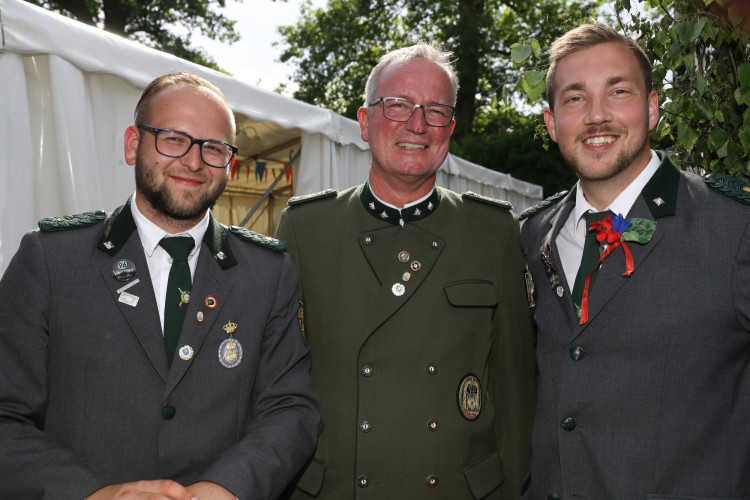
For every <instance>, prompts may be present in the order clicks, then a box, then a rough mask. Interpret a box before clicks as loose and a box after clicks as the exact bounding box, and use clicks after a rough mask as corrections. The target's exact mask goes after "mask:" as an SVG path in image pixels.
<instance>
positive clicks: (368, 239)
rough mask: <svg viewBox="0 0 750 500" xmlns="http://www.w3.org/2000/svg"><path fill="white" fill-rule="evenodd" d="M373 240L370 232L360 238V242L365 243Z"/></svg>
mask: <svg viewBox="0 0 750 500" xmlns="http://www.w3.org/2000/svg"><path fill="white" fill-rule="evenodd" d="M373 241H374V238H373V237H372V235H370V234H366V235H365V236H364V237H363V238H362V243H364V244H365V245H372V242H373Z"/></svg>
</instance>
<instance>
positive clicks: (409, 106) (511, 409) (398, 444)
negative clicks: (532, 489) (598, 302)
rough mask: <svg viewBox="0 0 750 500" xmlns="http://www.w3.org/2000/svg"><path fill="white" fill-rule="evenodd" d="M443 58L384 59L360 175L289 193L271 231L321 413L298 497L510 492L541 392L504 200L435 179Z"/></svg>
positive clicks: (413, 51) (443, 119)
mask: <svg viewBox="0 0 750 500" xmlns="http://www.w3.org/2000/svg"><path fill="white" fill-rule="evenodd" d="M450 58H451V54H450V53H447V52H443V51H441V50H438V49H436V48H435V47H432V46H430V45H427V44H417V45H414V46H411V47H406V48H404V49H400V50H396V51H394V52H391V53H389V54H387V55H385V56H384V57H383V58H382V59H381V60H380V62H379V63H378V65H377V66H376V67H375V68H374V69H373V71H372V73H371V74H370V77H369V79H368V82H367V86H366V100H365V103H364V105H363V106H362V107H361V108H360V110H359V115H358V118H359V124H360V128H361V133H362V138H363V139H364V140H365V141H367V142H368V143H369V145H370V151H371V154H372V161H371V165H370V172H369V176H368V179H367V180H366V182H365V183H364V184H363V185H361V186H357V187H353V188H350V189H347V190H345V191H342V192H340V193H337V192H336V191H333V190H330V191H327V192H323V193H320V194H317V195H313V196H307V197H300V198H292V199H291V200H289V205H290V206H289V207H288V208H287V209H286V210H285V211H284V213H283V215H282V218H281V222H280V224H279V228H278V230H277V233H276V234H277V237H279V238H281V239H283V240H284V241H286V243H287V250H288V252H289V253H290V254H291V256H292V258H293V259H294V261H295V262H296V263H297V266H298V268H299V270H300V280H301V282H302V288H303V292H304V296H305V332H306V337H307V339H308V342H309V343H310V346H311V348H312V355H313V365H312V370H313V378H314V380H315V387H316V390H317V391H318V394H319V395H320V398H321V401H322V403H323V408H324V412H325V415H326V428H325V430H324V431H323V433H322V434H321V436H320V440H319V442H318V447H317V450H316V453H315V457H314V458H313V459H312V461H311V462H310V464H309V465H308V467H307V468H306V469H305V471H304V473H303V474H302V475H301V476H300V478H299V480H298V481H297V483H296V487H295V488H294V490H293V491H289V492H288V494H289V496H290V497H291V498H293V499H295V500H301V499H309V498H316V499H323V500H328V499H352V498H355V499H365V498H373V499H406V498H409V499H412V498H414V499H417V498H433V499H440V500H461V499H467V500H468V499H476V498H483V499H501V498H502V499H511V498H518V497H519V496H520V494H521V490H522V489H523V488H524V483H525V481H526V478H527V475H528V469H529V439H530V437H529V435H530V429H531V421H532V418H533V407H534V399H535V372H534V360H533V340H532V333H531V317H530V314H529V308H528V303H527V297H526V292H525V287H524V278H523V276H524V261H523V256H522V254H521V248H520V244H519V228H518V222H517V221H516V219H515V217H514V216H513V214H512V213H511V212H510V205H509V204H507V203H505V202H501V201H498V200H493V199H489V198H485V197H481V196H478V195H474V194H471V193H464V194H463V195H459V194H456V193H454V192H452V191H450V190H447V189H443V188H439V187H436V186H435V181H436V172H437V170H438V168H439V167H440V165H441V164H442V163H443V161H444V160H445V158H446V156H447V154H448V148H449V144H450V136H451V133H452V132H453V127H454V123H455V122H454V120H453V116H454V106H455V102H456V89H457V85H458V80H457V77H456V74H455V71H454V69H453V66H452V63H451V60H450Z"/></svg>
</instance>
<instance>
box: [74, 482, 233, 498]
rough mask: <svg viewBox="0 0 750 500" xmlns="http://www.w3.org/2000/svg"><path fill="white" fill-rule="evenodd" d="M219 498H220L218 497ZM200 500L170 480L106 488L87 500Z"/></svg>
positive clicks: (112, 485) (114, 485)
mask: <svg viewBox="0 0 750 500" xmlns="http://www.w3.org/2000/svg"><path fill="white" fill-rule="evenodd" d="M209 498H210V497H209ZM217 498H218V497H217ZM141 499H143V500H199V499H198V496H197V495H196V494H195V493H193V492H192V491H191V490H189V489H187V488H185V487H184V486H182V485H181V484H179V483H176V482H174V481H170V480H169V479H159V480H156V481H138V482H135V483H123V484H111V485H109V486H105V487H104V488H101V489H99V490H97V491H95V492H94V493H93V494H91V495H90V496H89V497H88V498H86V500H141Z"/></svg>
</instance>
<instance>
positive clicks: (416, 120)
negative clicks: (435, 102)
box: [406, 106, 427, 134]
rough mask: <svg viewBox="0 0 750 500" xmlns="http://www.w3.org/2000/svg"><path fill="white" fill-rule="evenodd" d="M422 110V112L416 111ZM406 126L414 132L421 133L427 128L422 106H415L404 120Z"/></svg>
mask: <svg viewBox="0 0 750 500" xmlns="http://www.w3.org/2000/svg"><path fill="white" fill-rule="evenodd" d="M417 111H422V113H421V114H420V113H417ZM406 128H407V129H408V130H409V131H411V132H414V133H415V134H423V133H424V132H425V130H426V129H427V116H426V115H425V114H424V106H416V107H415V108H414V111H412V113H411V116H410V117H409V119H408V120H407V121H406Z"/></svg>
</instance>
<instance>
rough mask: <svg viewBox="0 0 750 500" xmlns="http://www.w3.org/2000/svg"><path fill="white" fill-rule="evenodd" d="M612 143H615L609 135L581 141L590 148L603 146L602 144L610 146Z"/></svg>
mask: <svg viewBox="0 0 750 500" xmlns="http://www.w3.org/2000/svg"><path fill="white" fill-rule="evenodd" d="M612 142H615V138H614V137H612V136H611V135H605V136H598V137H592V138H590V139H586V140H585V141H583V143H584V144H589V145H591V146H603V145H604V144H610V143H612Z"/></svg>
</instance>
